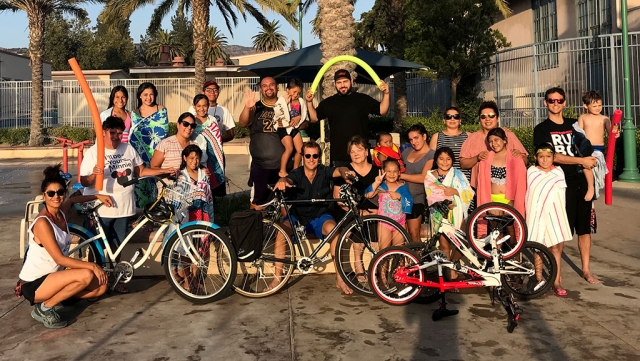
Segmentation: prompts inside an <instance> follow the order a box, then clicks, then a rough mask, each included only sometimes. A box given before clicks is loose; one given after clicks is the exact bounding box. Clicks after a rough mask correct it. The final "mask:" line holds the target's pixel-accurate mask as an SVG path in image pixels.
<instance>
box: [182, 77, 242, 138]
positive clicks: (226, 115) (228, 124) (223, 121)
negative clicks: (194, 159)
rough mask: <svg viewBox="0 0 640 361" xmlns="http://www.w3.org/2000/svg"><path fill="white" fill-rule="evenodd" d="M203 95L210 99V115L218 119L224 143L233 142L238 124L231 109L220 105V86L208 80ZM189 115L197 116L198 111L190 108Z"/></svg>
mask: <svg viewBox="0 0 640 361" xmlns="http://www.w3.org/2000/svg"><path fill="white" fill-rule="evenodd" d="M202 94H204V95H206V96H207V99H209V110H208V113H209V115H211V116H212V117H214V118H215V119H216V121H217V122H218V127H219V128H220V133H221V134H222V142H223V143H225V142H228V141H230V140H233V136H234V128H235V127H236V123H235V122H234V121H233V114H231V112H230V111H229V109H227V108H225V107H223V106H222V105H218V97H219V96H220V86H219V85H218V83H216V82H215V81H213V80H208V81H206V82H205V83H204V85H203V86H202ZM189 113H191V114H193V115H195V114H196V110H195V108H194V107H193V106H191V107H190V108H189Z"/></svg>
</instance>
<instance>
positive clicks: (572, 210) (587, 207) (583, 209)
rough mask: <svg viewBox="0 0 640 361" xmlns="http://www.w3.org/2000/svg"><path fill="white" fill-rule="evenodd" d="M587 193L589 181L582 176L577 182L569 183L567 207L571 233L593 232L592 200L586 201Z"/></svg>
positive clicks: (582, 234) (579, 234)
mask: <svg viewBox="0 0 640 361" xmlns="http://www.w3.org/2000/svg"><path fill="white" fill-rule="evenodd" d="M586 194H587V181H586V179H584V177H583V178H581V181H580V182H578V183H577V184H571V185H568V186H567V188H566V202H567V204H566V209H567V218H568V220H569V228H570V229H571V234H573V233H574V231H575V233H577V234H578V236H584V235H586V234H591V208H592V204H591V201H585V200H584V196H585V195H586Z"/></svg>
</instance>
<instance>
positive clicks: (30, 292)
mask: <svg viewBox="0 0 640 361" xmlns="http://www.w3.org/2000/svg"><path fill="white" fill-rule="evenodd" d="M47 277H49V275H48V274H47V275H44V276H42V277H40V278H38V279H36V280H34V281H31V282H23V283H22V296H24V298H25V299H26V300H27V301H29V302H30V303H31V306H33V305H35V304H36V303H35V302H33V299H34V298H36V291H37V290H38V288H40V286H41V285H42V282H44V280H45V279H46V278H47Z"/></svg>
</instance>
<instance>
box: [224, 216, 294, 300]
mask: <svg viewBox="0 0 640 361" xmlns="http://www.w3.org/2000/svg"><path fill="white" fill-rule="evenodd" d="M263 224H264V227H263V229H264V230H263V235H264V241H263V244H262V255H261V256H260V258H258V259H257V260H255V261H252V262H238V272H237V274H236V276H235V280H234V282H233V288H234V290H235V291H236V292H237V293H239V294H241V295H243V296H247V297H254V298H260V297H266V296H270V295H272V294H274V293H276V292H278V291H279V290H280V289H281V288H282V287H284V285H286V284H287V282H288V281H289V278H291V274H292V273H293V270H294V268H295V266H294V265H293V264H285V263H281V262H275V261H273V259H283V260H286V261H289V262H293V261H294V260H295V255H296V252H295V249H294V248H293V243H292V242H291V238H290V237H289V235H287V232H285V231H284V229H283V228H282V227H281V226H280V225H279V224H277V223H273V222H271V221H270V220H268V219H265V220H263ZM265 258H269V259H265Z"/></svg>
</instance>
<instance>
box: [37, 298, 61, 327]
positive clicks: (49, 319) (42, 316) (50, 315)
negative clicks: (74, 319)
mask: <svg viewBox="0 0 640 361" xmlns="http://www.w3.org/2000/svg"><path fill="white" fill-rule="evenodd" d="M31 317H33V318H34V319H35V320H36V321H38V322H42V323H43V324H44V327H46V328H63V327H67V321H62V320H61V318H60V315H58V313H57V312H56V311H55V310H54V309H53V308H50V309H48V310H46V311H43V310H42V303H38V304H37V305H36V306H35V307H34V308H33V311H31Z"/></svg>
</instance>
